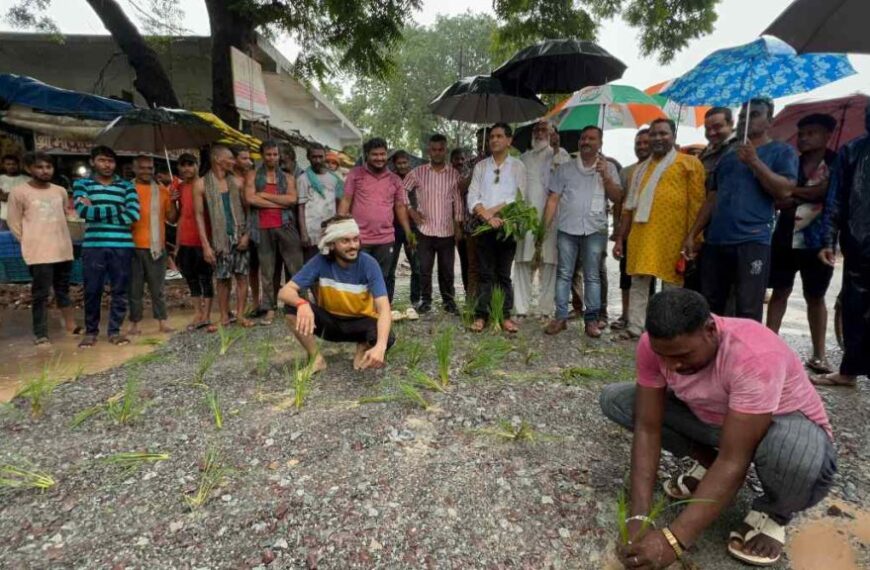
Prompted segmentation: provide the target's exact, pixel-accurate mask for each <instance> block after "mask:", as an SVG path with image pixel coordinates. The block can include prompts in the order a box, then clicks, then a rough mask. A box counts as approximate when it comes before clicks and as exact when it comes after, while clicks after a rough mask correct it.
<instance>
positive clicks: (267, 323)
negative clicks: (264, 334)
mask: <svg viewBox="0 0 870 570" xmlns="http://www.w3.org/2000/svg"><path fill="white" fill-rule="evenodd" d="M257 324H258V325H260V326H261V327H268V326H271V325H272V319H260V321H259V322H258V323H257ZM242 326H244V325H242Z"/></svg>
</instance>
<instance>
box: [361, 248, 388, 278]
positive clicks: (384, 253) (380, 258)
mask: <svg viewBox="0 0 870 570" xmlns="http://www.w3.org/2000/svg"><path fill="white" fill-rule="evenodd" d="M395 245H396V244H395V243H382V244H379V245H363V246H361V247H360V250H361V251H364V252H366V253H367V254H369V255H371V256H372V257H374V258H375V261H377V262H378V266H379V267H380V268H381V274H382V275H383V276H384V283H387V282H388V281H389V279H390V266H391V265H392V264H393V247H395Z"/></svg>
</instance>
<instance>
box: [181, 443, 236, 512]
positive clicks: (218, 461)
mask: <svg viewBox="0 0 870 570" xmlns="http://www.w3.org/2000/svg"><path fill="white" fill-rule="evenodd" d="M229 472H230V469H229V468H228V467H227V466H226V465H224V458H223V454H222V453H221V451H220V450H219V449H218V448H216V447H211V448H209V449H208V451H206V454H205V457H204V458H203V462H202V469H201V472H200V475H199V483H198V484H197V487H196V491H195V492H194V493H193V495H185V496H184V502H185V503H187V506H188V507H189V508H190V509H191V510H194V509H197V508H199V507H201V506H202V505H204V504H206V503H207V502H208V500H209V498H210V497H211V494H212V491H214V490H215V489H216V488H217V487H218V486H219V485H220V484H221V483H222V482H223V480H224V477H226V476H227V475H228V474H229Z"/></svg>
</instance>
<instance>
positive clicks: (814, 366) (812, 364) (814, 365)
mask: <svg viewBox="0 0 870 570" xmlns="http://www.w3.org/2000/svg"><path fill="white" fill-rule="evenodd" d="M804 365H805V366H806V367H807V368H809V369H810V370H812V371H813V372H816V373H818V374H830V373H831V372H833V371H834V369H833V368H831V365H830V364H828V361H827V360H822V359H821V358H818V357H813V358H810V359H809V360H807V361H806V362H805V363H804Z"/></svg>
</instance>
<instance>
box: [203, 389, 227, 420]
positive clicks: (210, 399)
mask: <svg viewBox="0 0 870 570" xmlns="http://www.w3.org/2000/svg"><path fill="white" fill-rule="evenodd" d="M205 403H206V404H207V405H208V409H209V410H211V416H212V418H213V419H214V425H215V427H216V428H217V429H223V427H224V413H223V411H222V410H221V403H220V399H219V398H218V394H217V390H215V389H214V388H210V389H209V390H207V391H206V393H205Z"/></svg>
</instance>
